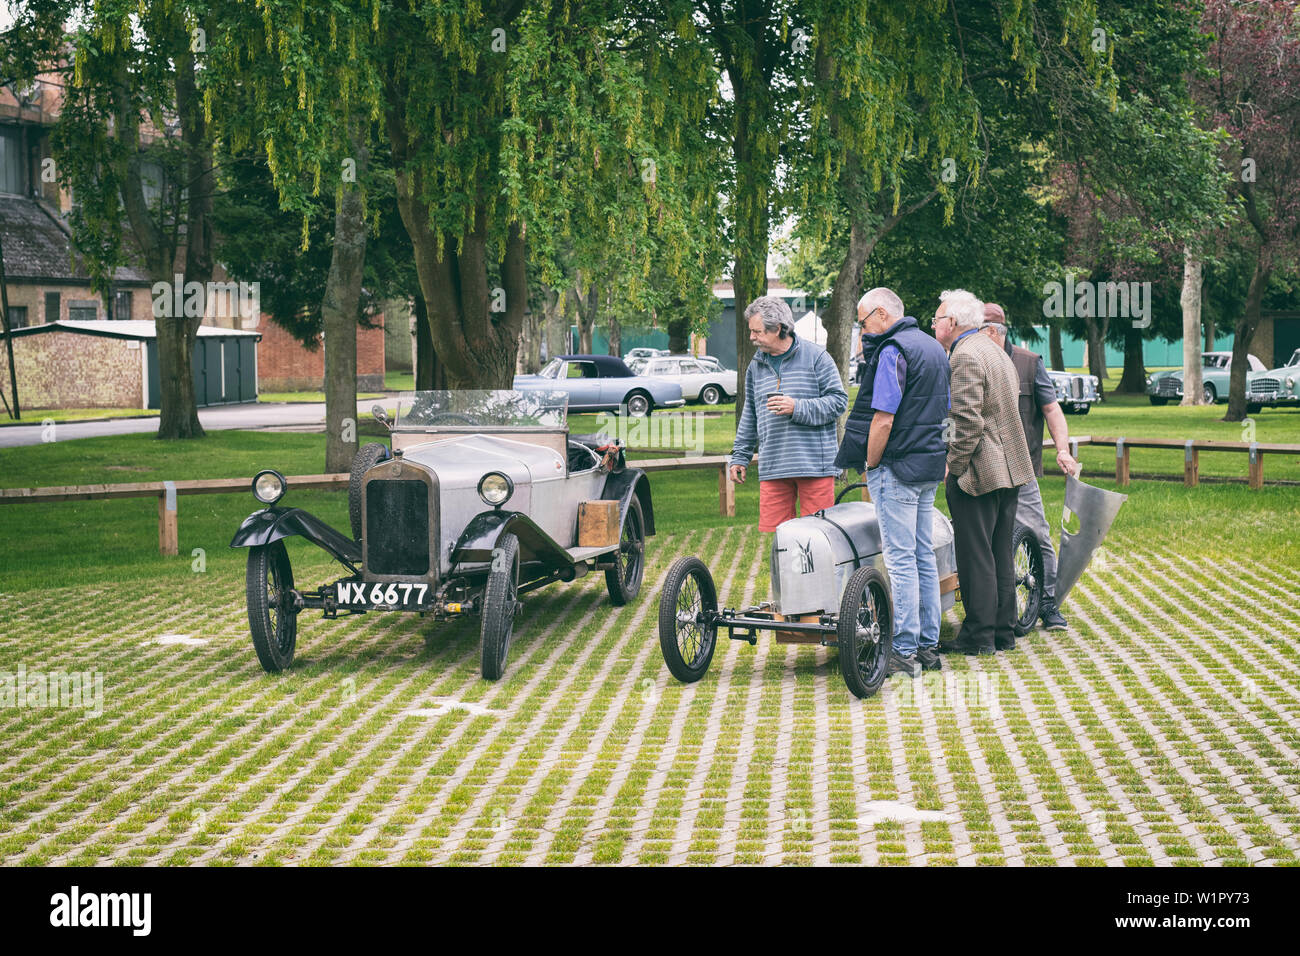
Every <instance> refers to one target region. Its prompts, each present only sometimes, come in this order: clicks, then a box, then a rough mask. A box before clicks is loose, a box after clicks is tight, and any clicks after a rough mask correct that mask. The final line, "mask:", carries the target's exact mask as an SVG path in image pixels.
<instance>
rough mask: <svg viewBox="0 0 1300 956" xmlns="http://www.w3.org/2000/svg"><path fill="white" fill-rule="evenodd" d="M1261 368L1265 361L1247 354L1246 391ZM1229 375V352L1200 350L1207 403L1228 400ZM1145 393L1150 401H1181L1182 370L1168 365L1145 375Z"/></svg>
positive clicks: (1159, 402)
mask: <svg viewBox="0 0 1300 956" xmlns="http://www.w3.org/2000/svg"><path fill="white" fill-rule="evenodd" d="M1262 371H1264V363H1263V362H1261V361H1260V360H1259V359H1257V358H1256V357H1255V356H1253V355H1247V356H1246V391H1247V392H1248V393H1249V391H1250V383H1251V381H1252V380H1253V379H1254V377H1255V373H1256V372H1262ZM1231 378H1232V353H1231V352H1202V353H1201V392H1202V394H1203V395H1204V397H1205V403H1206V404H1207V405H1213V404H1214V403H1215V402H1226V401H1227V400H1228V382H1229V380H1230V379H1231ZM1147 396H1148V397H1149V398H1150V399H1151V404H1152V405H1166V404H1168V403H1169V402H1171V401H1182V398H1183V370H1182V369H1180V368H1177V369H1171V370H1170V371H1168V372H1156V373H1155V374H1153V375H1148V376H1147Z"/></svg>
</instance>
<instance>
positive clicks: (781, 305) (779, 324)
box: [745, 295, 794, 333]
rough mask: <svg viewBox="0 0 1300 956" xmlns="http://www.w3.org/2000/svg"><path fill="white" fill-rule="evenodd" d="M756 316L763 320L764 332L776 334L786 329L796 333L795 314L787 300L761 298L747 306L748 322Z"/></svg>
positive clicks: (746, 315)
mask: <svg viewBox="0 0 1300 956" xmlns="http://www.w3.org/2000/svg"><path fill="white" fill-rule="evenodd" d="M755 315H757V316H758V317H759V318H760V319H762V320H763V331H764V332H769V333H770V332H775V331H777V330H778V329H785V330H786V331H787V332H793V331H794V313H793V312H791V311H790V307H789V306H788V305H786V304H785V299H782V298H781V297H780V296H775V295H764V296H759V297H758V298H757V299H755V300H754V301H753V302H751V303H749V305H747V306H745V319H746V321H748V320H749V318H750V317H751V316H755Z"/></svg>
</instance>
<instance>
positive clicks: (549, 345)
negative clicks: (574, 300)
mask: <svg viewBox="0 0 1300 956" xmlns="http://www.w3.org/2000/svg"><path fill="white" fill-rule="evenodd" d="M564 304H565V303H564V295H563V294H561V292H560V290H558V289H556V290H554V296H553V297H552V296H550V294H549V293H548V298H547V307H546V361H548V362H549V361H550V360H551V359H553V358H555V356H557V355H564V354H566V353H567V352H568V351H569V342H568V336H569V317H568V315H567V314H566V312H565V309H564Z"/></svg>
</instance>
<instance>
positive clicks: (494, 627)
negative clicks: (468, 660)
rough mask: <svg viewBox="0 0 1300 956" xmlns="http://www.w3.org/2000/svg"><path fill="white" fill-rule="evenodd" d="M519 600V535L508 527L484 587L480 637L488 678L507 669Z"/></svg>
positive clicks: (495, 550)
mask: <svg viewBox="0 0 1300 956" xmlns="http://www.w3.org/2000/svg"><path fill="white" fill-rule="evenodd" d="M518 600H519V539H518V538H516V537H515V536H514V535H513V534H511V533H510V532H508V531H507V532H506V533H505V534H503V535H502V536H501V537H500V538H499V539H498V540H497V546H496V548H494V549H493V551H492V570H491V572H490V573H489V574H488V579H487V587H485V588H484V589H483V623H482V627H481V630H480V637H481V650H482V672H483V677H484V678H486V679H487V680H497V679H498V678H499V677H500V676H501V675H502V674H504V673H505V670H506V654H507V653H508V652H509V650H510V635H511V634H512V633H513V632H514V627H515V610H516V608H517V606H518V604H517V602H518Z"/></svg>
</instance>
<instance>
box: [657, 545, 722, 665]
mask: <svg viewBox="0 0 1300 956" xmlns="http://www.w3.org/2000/svg"><path fill="white" fill-rule="evenodd" d="M717 613H718V592H717V591H716V590H715V588H714V586H713V575H711V574H710V573H709V569H708V568H707V567H705V565H704V562H703V561H701V560H700V559H699V558H697V557H694V556H689V557H685V558H678V559H677V560H676V561H674V562H673V564H672V567H670V568H669V569H668V579H667V580H666V581H665V582H664V589H663V592H662V593H661V594H660V595H659V648H660V650H662V651H663V655H664V662H665V663H666V664H667V665H668V669H669V670H670V671H672V674H673V676H674V677H676V678H677V679H678V680H679V681H682V682H683V683H686V684H693V683H694V682H695V681H697V680H699V679H700V678H701V677H703V676H704V674H705V672H706V671H708V669H709V662H710V661H712V660H713V650H714V647H715V646H716V645H717V640H718V628H717V625H716V624H715V623H714V619H715V616H716V615H717Z"/></svg>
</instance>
